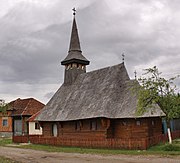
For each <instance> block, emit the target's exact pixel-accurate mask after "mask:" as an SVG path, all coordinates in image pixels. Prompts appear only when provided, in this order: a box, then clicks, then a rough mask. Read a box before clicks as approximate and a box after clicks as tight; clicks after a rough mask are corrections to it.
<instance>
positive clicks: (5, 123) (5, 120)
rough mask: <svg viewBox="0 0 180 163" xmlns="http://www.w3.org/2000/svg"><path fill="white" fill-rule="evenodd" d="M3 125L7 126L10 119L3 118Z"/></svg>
mask: <svg viewBox="0 0 180 163" xmlns="http://www.w3.org/2000/svg"><path fill="white" fill-rule="evenodd" d="M2 125H3V126H4V127H7V126H8V120H7V119H3V121H2Z"/></svg>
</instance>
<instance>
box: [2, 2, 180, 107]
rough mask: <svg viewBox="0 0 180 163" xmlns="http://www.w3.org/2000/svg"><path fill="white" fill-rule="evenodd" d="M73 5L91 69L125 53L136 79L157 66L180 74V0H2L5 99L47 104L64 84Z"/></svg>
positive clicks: (114, 61)
mask: <svg viewBox="0 0 180 163" xmlns="http://www.w3.org/2000/svg"><path fill="white" fill-rule="evenodd" d="M73 7H76V8H77V14H76V20H77V25H78V30H79V36H80V42H81V48H82V51H83V54H84V56H85V57H86V58H87V59H89V60H90V61H91V63H90V66H88V68H87V70H88V71H92V70H95V69H99V68H103V67H107V66H112V65H115V64H119V63H121V62H122V53H125V65H126V68H127V70H128V73H129V75H130V77H131V78H132V79H133V78H134V71H135V70H136V71H137V73H138V76H140V75H141V74H142V69H145V68H150V67H152V66H155V65H156V66H157V67H158V68H159V70H160V71H161V72H162V73H163V74H164V77H166V78H170V77H172V76H176V75H177V74H180V1H179V0H126V1H125V0H113V1H112V0H98V1H97V0H86V1H84V0H68V1H67V0H0V99H5V100H6V102H9V101H12V100H15V99H17V98H27V97H34V98H36V99H38V100H40V101H42V102H44V103H45V104H46V103H47V102H48V100H49V99H50V98H51V97H52V95H53V94H54V92H55V91H56V90H57V89H58V88H59V87H60V85H61V84H62V82H63V77H64V67H63V66H61V64H60V62H61V61H62V60H63V59H64V58H65V57H66V55H67V51H68V48H69V39H70V33H71V26H72V18H73V15H72V10H71V9H72V8H73ZM176 84H177V86H178V88H180V80H179V79H178V80H176ZM179 90H180V89H179Z"/></svg>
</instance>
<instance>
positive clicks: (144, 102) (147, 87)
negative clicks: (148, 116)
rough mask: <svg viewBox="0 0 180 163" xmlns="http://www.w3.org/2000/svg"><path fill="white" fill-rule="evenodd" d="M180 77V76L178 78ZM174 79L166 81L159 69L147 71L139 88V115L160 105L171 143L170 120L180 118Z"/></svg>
mask: <svg viewBox="0 0 180 163" xmlns="http://www.w3.org/2000/svg"><path fill="white" fill-rule="evenodd" d="M177 77H179V76H177ZM177 77H173V78H170V79H168V80H167V79H165V78H163V77H162V76H161V73H160V72H159V71H158V68H157V67H156V66H154V67H153V68H149V69H145V73H144V74H143V77H141V78H139V79H138V81H139V83H140V87H139V88H138V106H137V113H138V114H143V113H144V112H145V111H146V110H147V108H150V106H152V105H154V104H158V105H159V106H160V108H161V109H162V111H163V112H164V113H165V114H166V122H167V125H168V136H169V142H170V143H171V142H172V140H171V133H170V120H171V119H173V118H179V117H180V95H179V94H176V93H175V92H176V85H175V84H174V83H173V81H174V79H176V78H177Z"/></svg>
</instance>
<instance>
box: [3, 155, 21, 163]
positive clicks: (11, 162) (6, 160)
mask: <svg viewBox="0 0 180 163" xmlns="http://www.w3.org/2000/svg"><path fill="white" fill-rule="evenodd" d="M0 163H20V162H18V161H14V160H11V159H8V158H5V157H1V156H0Z"/></svg>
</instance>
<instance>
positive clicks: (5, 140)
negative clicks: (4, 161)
mask: <svg viewBox="0 0 180 163" xmlns="http://www.w3.org/2000/svg"><path fill="white" fill-rule="evenodd" d="M7 144H12V139H10V138H0V146H5V145H7Z"/></svg>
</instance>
